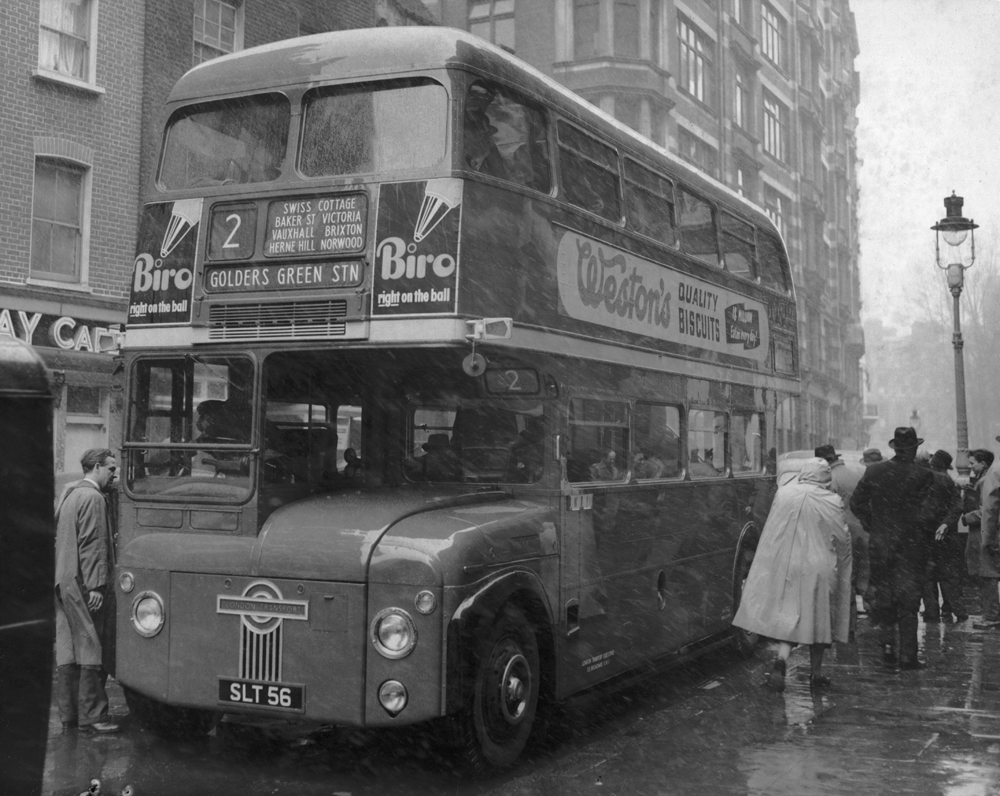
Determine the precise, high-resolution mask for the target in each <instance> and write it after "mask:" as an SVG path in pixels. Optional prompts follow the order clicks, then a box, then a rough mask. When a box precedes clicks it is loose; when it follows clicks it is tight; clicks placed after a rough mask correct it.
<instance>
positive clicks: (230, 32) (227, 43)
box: [194, 0, 240, 65]
mask: <svg viewBox="0 0 1000 796" xmlns="http://www.w3.org/2000/svg"><path fill="white" fill-rule="evenodd" d="M239 28H240V19H239V9H237V8H236V6H234V5H231V4H229V3H222V2H219V0H195V3H194V63H195V65H197V64H200V63H203V62H205V61H210V60H212V59H213V58H217V57H218V56H220V55H225V54H226V53H231V52H235V51H236V50H238V49H239V48H240V41H239V38H240V36H239V33H240V31H239Z"/></svg>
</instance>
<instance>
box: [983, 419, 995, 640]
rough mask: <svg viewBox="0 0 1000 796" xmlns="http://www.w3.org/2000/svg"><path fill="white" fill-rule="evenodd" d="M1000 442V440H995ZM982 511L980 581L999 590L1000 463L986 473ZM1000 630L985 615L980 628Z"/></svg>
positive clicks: (987, 586)
mask: <svg viewBox="0 0 1000 796" xmlns="http://www.w3.org/2000/svg"><path fill="white" fill-rule="evenodd" d="M996 440H997V442H1000V437H997V438H996ZM980 480H981V481H982V483H983V486H982V492H981V495H982V501H983V502H982V507H981V519H980V529H981V532H982V542H981V547H980V549H979V577H980V578H982V579H983V587H984V589H988V588H992V589H993V590H994V592H995V591H996V588H997V579H998V578H1000V460H996V459H995V460H994V461H993V464H991V465H990V468H989V469H988V470H987V471H986V472H985V473H983V475H982V477H981V479H980ZM998 626H1000V621H993V619H992V617H989V616H987V615H986V614H985V611H984V616H983V623H982V624H981V625H979V626H978V627H981V628H984V629H985V628H994V627H998Z"/></svg>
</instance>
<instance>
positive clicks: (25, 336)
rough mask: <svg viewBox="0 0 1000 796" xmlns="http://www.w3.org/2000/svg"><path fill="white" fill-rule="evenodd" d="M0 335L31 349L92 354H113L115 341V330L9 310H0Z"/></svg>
mask: <svg viewBox="0 0 1000 796" xmlns="http://www.w3.org/2000/svg"><path fill="white" fill-rule="evenodd" d="M0 334H2V335H5V336H6V337H13V338H14V339H15V340H21V341H23V342H25V343H28V344H29V345H33V346H42V347H45V348H61V349H62V350H63V351H88V352H90V353H92V354H114V353H116V348H117V339H118V330H117V329H114V328H112V327H108V326H98V325H97V324H96V323H95V322H93V321H85V320H80V319H77V318H71V317H70V316H69V315H62V316H55V315H44V314H42V313H40V312H31V313H29V312H25V311H24V310H10V309H0Z"/></svg>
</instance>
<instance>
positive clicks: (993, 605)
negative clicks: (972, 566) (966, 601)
mask: <svg viewBox="0 0 1000 796" xmlns="http://www.w3.org/2000/svg"><path fill="white" fill-rule="evenodd" d="M997 580H998V579H997V578H987V577H984V576H980V578H979V583H980V592H979V593H980V596H981V598H982V602H983V619H984V620H985V621H987V622H1000V596H998V594H997Z"/></svg>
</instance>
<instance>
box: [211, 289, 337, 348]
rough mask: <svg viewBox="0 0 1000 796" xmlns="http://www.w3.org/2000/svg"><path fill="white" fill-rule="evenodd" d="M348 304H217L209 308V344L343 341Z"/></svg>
mask: <svg viewBox="0 0 1000 796" xmlns="http://www.w3.org/2000/svg"><path fill="white" fill-rule="evenodd" d="M346 316H347V302H346V301H345V300H343V299H340V300H335V301H334V300H330V301H284V302H278V303H271V302H268V303H267V304H220V305H216V306H213V307H210V308H209V311H208V327H209V328H208V338H209V340H278V339H281V340H287V339H298V338H322V337H342V336H343V335H344V334H345V333H346V331H347V323H346V322H345V321H343V320H337V319H341V318H344V317H346Z"/></svg>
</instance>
